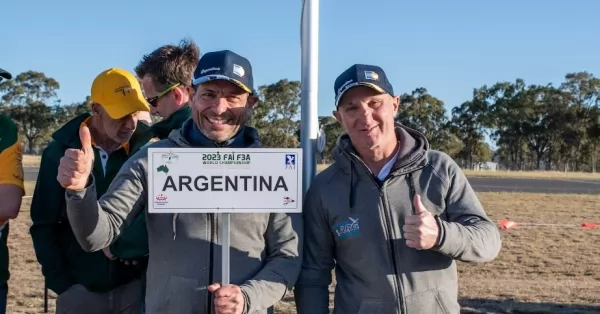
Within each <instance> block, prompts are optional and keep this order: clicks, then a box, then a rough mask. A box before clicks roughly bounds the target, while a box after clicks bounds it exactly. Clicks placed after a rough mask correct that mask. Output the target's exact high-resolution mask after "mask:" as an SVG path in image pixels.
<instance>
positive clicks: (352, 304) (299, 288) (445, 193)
mask: <svg viewBox="0 0 600 314" xmlns="http://www.w3.org/2000/svg"><path fill="white" fill-rule="evenodd" d="M334 85H335V94H336V111H334V112H333V114H334V115H335V118H336V119H337V120H338V121H339V122H340V123H341V124H342V126H343V127H344V128H345V130H346V132H347V133H345V134H343V135H342V136H341V137H340V138H339V139H338V142H337V146H336V147H335V149H334V152H333V155H334V159H335V162H334V163H333V164H332V165H331V166H330V167H329V168H327V169H326V170H324V171H323V172H321V173H319V175H317V177H316V178H315V180H314V181H313V183H312V185H311V187H310V189H309V191H308V193H307V195H306V197H305V200H306V202H305V203H304V205H305V206H304V209H303V215H304V226H305V231H304V243H305V244H304V251H303V256H304V257H303V264H302V271H301V273H300V276H299V278H298V282H297V284H296V289H295V299H296V307H297V310H298V314H325V313H329V310H328V305H329V293H328V285H329V284H330V283H331V281H332V273H331V272H332V269H334V268H335V275H336V281H337V286H336V289H335V299H334V300H335V301H334V313H339V314H342V313H343V314H353V313H365V314H366V313H386V314H390V313H403V314H404V313H406V314H413V313H422V314H438V313H439V314H448V313H459V311H460V306H459V304H458V282H457V276H458V275H457V271H456V263H455V260H460V261H465V262H487V261H491V260H493V259H494V258H495V257H496V256H497V255H498V253H499V251H500V247H501V241H500V234H499V231H498V229H497V227H496V226H495V225H494V223H492V222H491V221H490V219H489V218H488V217H487V215H486V213H485V212H484V209H483V207H482V205H481V203H480V202H479V200H478V199H477V196H476V195H475V192H474V191H473V189H472V188H471V186H470V185H469V182H468V181H467V179H466V177H465V175H464V174H463V172H462V171H461V169H460V168H459V166H458V165H457V164H456V163H455V162H454V161H453V160H452V158H450V157H449V156H448V155H446V154H444V153H443V152H440V151H435V150H432V149H430V148H429V143H428V142H427V139H426V138H425V136H423V134H421V133H419V132H417V131H415V130H412V129H409V128H407V127H404V126H401V125H397V124H395V122H394V117H395V116H396V114H397V112H398V106H399V97H397V96H394V93H393V88H392V86H391V84H390V82H389V81H388V79H387V77H386V75H385V73H384V71H383V70H382V69H381V68H379V67H377V66H372V65H361V64H358V65H354V66H352V67H350V68H349V69H347V70H346V71H345V72H343V73H342V74H341V75H340V76H339V77H338V78H337V79H336V81H335V84H334Z"/></svg>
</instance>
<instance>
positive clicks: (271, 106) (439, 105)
mask: <svg viewBox="0 0 600 314" xmlns="http://www.w3.org/2000/svg"><path fill="white" fill-rule="evenodd" d="M59 88H60V84H59V83H58V81H56V80H55V79H53V78H51V77H48V76H46V75H45V74H44V73H42V72H36V71H27V72H24V73H20V74H19V75H17V76H16V77H15V78H14V79H13V80H10V81H6V82H4V83H3V84H1V85H0V95H2V97H1V100H0V112H2V113H4V114H6V115H8V116H10V117H12V118H13V120H14V121H15V123H16V124H17V126H18V127H19V130H20V133H21V136H22V137H23V141H24V146H25V147H26V152H28V153H40V152H41V150H42V149H43V148H44V147H45V146H46V145H47V143H48V142H49V141H50V140H51V136H52V133H53V132H54V131H55V130H57V129H58V128H59V127H60V126H62V125H63V124H64V123H65V122H66V121H68V120H70V119H72V118H73V117H75V116H77V115H79V114H81V113H84V112H87V111H89V109H90V99H89V97H87V98H86V99H85V100H82V101H81V102H76V103H71V104H61V102H60V100H59V99H58V98H57V91H58V90H59ZM258 96H259V99H260V101H259V103H258V104H257V105H256V107H255V108H254V109H253V111H252V114H251V116H250V119H249V125H252V126H254V127H256V128H257V129H258V130H259V132H260V135H261V139H262V142H263V144H264V145H265V146H267V147H298V146H299V139H300V137H299V136H300V131H301V130H300V123H299V121H298V119H299V116H300V82H298V81H290V80H287V79H282V80H280V81H278V82H276V83H273V84H270V85H263V86H260V87H259V88H258ZM396 121H397V122H398V123H401V124H403V125H406V126H408V127H411V128H413V129H415V130H418V131H420V132H422V133H423V134H425V136H426V137H427V139H428V140H429V142H430V145H431V147H432V148H434V149H438V150H441V151H444V152H445V153H447V154H448V155H450V156H451V157H453V158H454V159H455V160H456V161H457V162H458V163H459V164H460V165H461V166H462V167H464V168H471V169H472V168H477V167H481V165H482V164H483V163H485V162H488V161H494V162H496V163H497V164H498V165H499V166H500V168H501V169H508V170H555V171H587V172H595V171H596V167H597V166H598V163H599V161H598V153H599V152H600V79H599V78H596V77H594V75H593V74H591V73H588V72H576V73H568V74H566V75H565V80H564V82H562V83H561V84H560V85H556V86H555V85H553V84H547V85H528V84H526V83H525V81H524V80H523V79H516V80H515V81H514V82H498V83H495V84H493V85H484V86H481V87H479V88H474V89H473V94H472V97H471V99H469V100H467V101H465V102H463V103H462V104H459V105H457V106H455V107H454V108H452V110H451V111H450V112H447V110H446V108H445V104H444V102H443V101H442V100H441V99H439V98H437V97H435V96H433V95H431V94H429V92H428V91H427V89H426V88H424V87H418V88H416V89H414V90H413V91H411V92H407V93H403V94H402V95H400V109H399V112H398V116H397V117H396ZM319 123H320V125H321V127H322V128H323V130H324V132H325V134H326V138H327V144H326V149H325V152H324V153H323V154H322V156H320V157H321V159H322V161H323V162H330V161H331V155H330V153H331V150H332V148H333V147H334V146H335V142H336V140H337V137H338V136H339V135H340V134H341V133H342V132H343V130H342V128H341V126H340V125H339V123H337V122H336V121H335V119H334V118H333V117H331V116H323V117H319ZM486 138H489V139H491V141H492V142H494V143H495V146H496V149H495V150H492V148H491V147H490V145H489V144H488V143H486Z"/></svg>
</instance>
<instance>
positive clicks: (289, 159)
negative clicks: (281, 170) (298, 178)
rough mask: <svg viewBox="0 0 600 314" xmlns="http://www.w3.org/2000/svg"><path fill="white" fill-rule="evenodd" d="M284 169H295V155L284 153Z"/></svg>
mask: <svg viewBox="0 0 600 314" xmlns="http://www.w3.org/2000/svg"><path fill="white" fill-rule="evenodd" d="M285 169H296V155H294V154H285Z"/></svg>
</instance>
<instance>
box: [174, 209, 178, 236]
mask: <svg viewBox="0 0 600 314" xmlns="http://www.w3.org/2000/svg"><path fill="white" fill-rule="evenodd" d="M177 216H179V214H173V240H175V238H176V237H177Z"/></svg>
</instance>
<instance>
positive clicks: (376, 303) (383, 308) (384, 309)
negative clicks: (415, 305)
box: [358, 300, 412, 314]
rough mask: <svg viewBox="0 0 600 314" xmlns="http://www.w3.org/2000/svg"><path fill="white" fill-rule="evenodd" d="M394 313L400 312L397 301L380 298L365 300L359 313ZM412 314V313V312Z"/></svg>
mask: <svg viewBox="0 0 600 314" xmlns="http://www.w3.org/2000/svg"><path fill="white" fill-rule="evenodd" d="M391 313H392V314H393V313H400V311H398V308H397V304H396V302H387V301H380V300H363V301H362V302H361V303H360V308H359V309H358V314H391ZM411 314H412V313H411Z"/></svg>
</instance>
